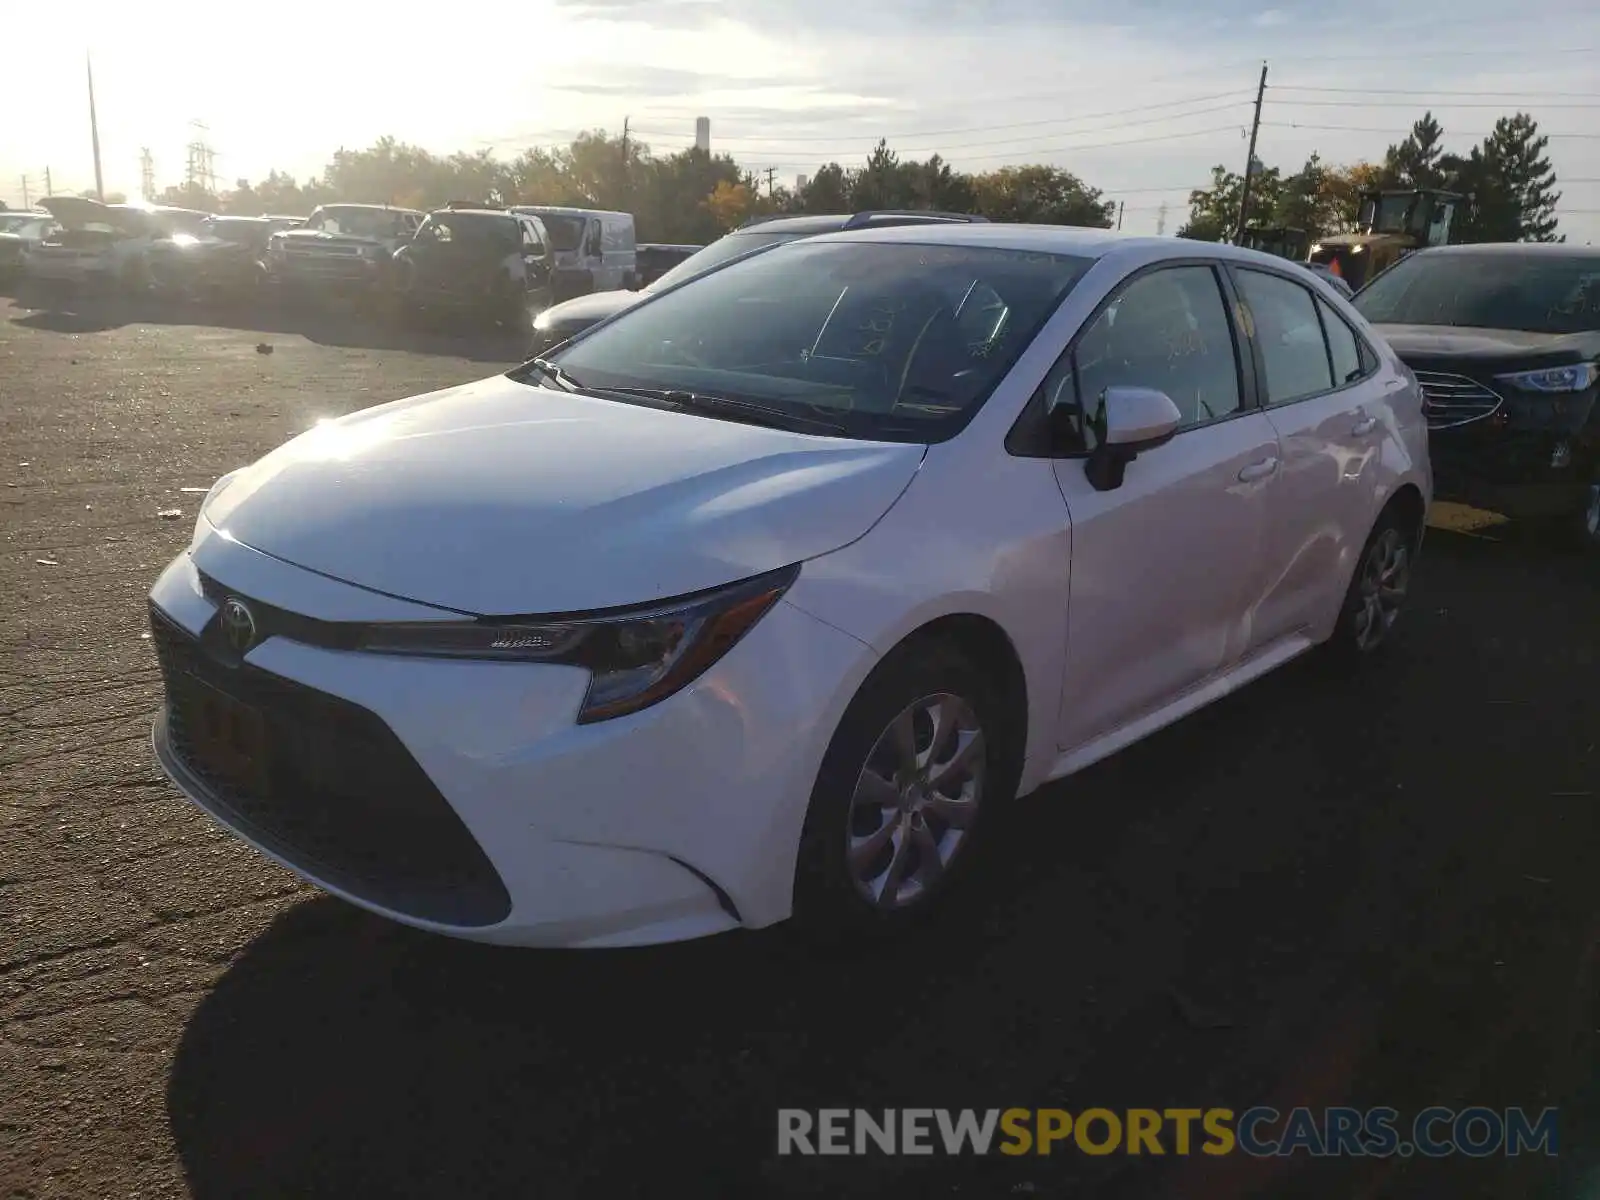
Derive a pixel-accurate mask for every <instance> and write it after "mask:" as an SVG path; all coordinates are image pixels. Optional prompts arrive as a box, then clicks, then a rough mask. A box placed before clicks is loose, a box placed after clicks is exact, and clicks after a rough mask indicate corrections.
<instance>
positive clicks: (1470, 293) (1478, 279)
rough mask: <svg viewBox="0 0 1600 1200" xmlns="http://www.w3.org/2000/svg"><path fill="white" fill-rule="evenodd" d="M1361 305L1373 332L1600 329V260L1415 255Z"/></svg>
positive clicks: (1375, 284) (1368, 291) (1362, 297)
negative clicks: (1397, 328)
mask: <svg viewBox="0 0 1600 1200" xmlns="http://www.w3.org/2000/svg"><path fill="white" fill-rule="evenodd" d="M1355 306H1356V310H1357V311H1358V312H1360V313H1361V315H1362V316H1364V317H1366V319H1367V320H1369V321H1371V322H1372V323H1373V324H1375V325H1454V326H1463V327H1468V328H1474V329H1517V330H1525V331H1526V332H1529V333H1550V334H1563V333H1583V332H1588V331H1593V330H1600V254H1596V255H1572V256H1570V257H1568V256H1565V255H1563V256H1560V257H1554V256H1549V257H1547V256H1546V255H1544V254H1529V255H1527V256H1526V257H1515V256H1513V255H1509V254H1504V253H1500V254H1493V255H1489V254H1435V255H1428V254H1417V255H1413V256H1411V257H1409V258H1406V259H1404V260H1402V261H1401V262H1398V263H1396V264H1395V265H1394V266H1393V267H1391V268H1390V269H1389V270H1387V271H1385V272H1384V273H1383V274H1382V275H1380V276H1379V277H1378V278H1376V279H1374V280H1373V281H1372V283H1371V284H1369V285H1368V286H1367V287H1366V288H1365V289H1364V290H1362V291H1361V292H1360V293H1359V294H1358V295H1357V296H1356V299H1355Z"/></svg>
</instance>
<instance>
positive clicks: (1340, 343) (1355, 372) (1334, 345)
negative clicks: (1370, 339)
mask: <svg viewBox="0 0 1600 1200" xmlns="http://www.w3.org/2000/svg"><path fill="white" fill-rule="evenodd" d="M1317 311H1318V312H1320V313H1321V314H1322V327H1323V329H1324V330H1326V331H1327V334H1328V358H1329V359H1330V360H1332V362H1333V382H1334V386H1335V387H1343V386H1344V385H1345V384H1347V383H1354V382H1355V381H1356V380H1358V379H1360V378H1361V377H1362V376H1363V375H1365V374H1366V373H1367V371H1368V369H1369V368H1368V367H1367V360H1366V359H1365V358H1364V357H1363V356H1362V353H1361V342H1360V340H1359V339H1358V338H1357V337H1356V335H1355V331H1354V330H1353V329H1351V328H1350V326H1348V325H1346V324H1345V323H1344V318H1343V317H1341V316H1340V315H1339V314H1338V313H1336V312H1334V311H1333V309H1332V308H1330V307H1329V306H1328V305H1327V304H1326V303H1325V302H1324V301H1322V300H1318V301H1317Z"/></svg>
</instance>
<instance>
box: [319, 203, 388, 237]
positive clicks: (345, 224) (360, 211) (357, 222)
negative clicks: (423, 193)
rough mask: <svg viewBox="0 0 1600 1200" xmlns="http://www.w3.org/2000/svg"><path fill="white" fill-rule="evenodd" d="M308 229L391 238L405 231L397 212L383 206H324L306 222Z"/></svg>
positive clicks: (351, 235) (356, 235)
mask: <svg viewBox="0 0 1600 1200" xmlns="http://www.w3.org/2000/svg"><path fill="white" fill-rule="evenodd" d="M306 228H307V229H320V230H321V231H322V232H324V233H342V234H344V235H346V236H347V237H365V238H389V237H396V236H398V235H399V234H400V233H402V232H403V231H404V224H403V222H402V219H401V216H400V214H399V213H397V212H392V211H390V210H388V209H382V208H324V209H319V210H318V212H317V214H316V215H315V216H314V217H312V218H311V219H310V220H309V221H307V222H306Z"/></svg>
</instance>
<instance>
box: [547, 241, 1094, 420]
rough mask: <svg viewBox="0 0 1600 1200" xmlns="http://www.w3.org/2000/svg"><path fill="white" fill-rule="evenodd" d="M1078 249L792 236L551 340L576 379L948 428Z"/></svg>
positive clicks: (1062, 281) (1053, 299) (1068, 282)
mask: <svg viewBox="0 0 1600 1200" xmlns="http://www.w3.org/2000/svg"><path fill="white" fill-rule="evenodd" d="M1092 261H1093V260H1092V259H1087V258H1081V257H1076V256H1069V255H1059V254H1037V253H1024V252H1020V251H1013V250H1003V249H996V248H991V247H977V246H948V245H944V246H941V245H917V244H914V243H907V242H898V243H873V242H854V243H829V242H812V241H804V242H800V243H798V244H796V245H794V246H788V247H784V248H782V249H780V250H777V251H774V252H772V253H766V254H758V255H755V256H754V257H751V258H747V259H744V260H742V261H738V262H734V263H731V264H730V265H728V266H727V267H726V268H724V269H723V270H720V271H716V272H714V273H712V274H709V275H706V276H704V277H703V278H701V279H698V280H696V281H695V282H694V283H693V284H692V285H691V286H688V287H683V288H679V289H677V290H676V291H672V292H669V293H666V294H664V295H659V296H657V297H656V298H654V299H653V300H651V301H649V302H648V303H646V304H642V305H640V306H638V307H637V308H634V309H631V310H629V311H628V312H626V313H624V314H622V315H621V316H620V317H617V318H615V319H614V320H612V321H610V322H608V323H606V324H604V325H602V326H600V327H598V328H596V329H595V330H594V331H593V332H591V333H589V334H588V335H586V336H584V337H583V338H580V339H579V340H578V341H576V342H574V343H572V344H571V345H570V346H568V347H567V348H566V349H565V350H561V351H558V352H557V353H556V354H555V355H553V358H554V359H555V361H556V363H557V364H558V365H559V366H560V367H561V368H562V369H563V370H565V371H566V372H567V373H568V374H569V375H570V376H572V377H573V379H574V380H575V381H577V382H578V383H579V384H580V385H587V386H590V387H593V388H597V389H604V388H617V387H629V388H650V389H672V390H682V391H691V392H698V393H704V394H712V395H718V396H725V397H733V398H736V399H742V400H746V401H751V402H756V403H760V404H762V405H766V406H768V407H774V408H780V409H787V410H789V411H790V412H792V413H793V414H795V415H796V416H808V415H809V416H814V417H821V418H824V419H826V420H828V421H830V422H833V423H835V424H838V425H841V426H843V427H844V428H845V429H846V430H847V431H848V433H849V436H853V437H861V438H873V439H877V438H881V439H885V440H896V441H930V440H939V439H940V438H942V437H945V436H949V435H950V434H951V433H953V432H954V431H955V430H956V429H959V428H960V427H961V426H962V425H964V424H965V422H966V420H967V419H969V418H970V416H971V414H972V413H973V412H975V411H976V409H977V407H978V406H979V405H980V404H982V402H983V401H984V399H986V398H987V396H988V394H989V392H990V390H991V389H992V388H993V387H994V386H995V385H996V384H998V383H999V381H1000V380H1001V379H1002V378H1003V377H1004V375H1005V373H1006V371H1007V370H1009V369H1010V366H1011V364H1012V363H1013V362H1014V361H1015V360H1016V357H1017V355H1019V354H1020V353H1021V352H1022V350H1023V349H1024V348H1025V347H1026V346H1027V345H1028V343H1029V342H1030V341H1031V340H1032V339H1033V337H1034V335H1035V334H1036V333H1037V332H1038V330H1039V327H1040V326H1041V325H1043V323H1044V322H1045V320H1046V319H1047V318H1048V317H1049V316H1050V314H1051V313H1052V312H1054V311H1055V309H1056V306H1057V305H1059V304H1060V302H1061V300H1062V298H1063V297H1064V296H1065V295H1066V294H1067V292H1068V291H1069V290H1070V289H1071V288H1072V287H1073V286H1074V285H1075V284H1076V283H1077V281H1078V280H1079V278H1081V277H1082V275H1083V273H1084V271H1085V270H1087V269H1088V267H1089V265H1090V264H1091V262H1092Z"/></svg>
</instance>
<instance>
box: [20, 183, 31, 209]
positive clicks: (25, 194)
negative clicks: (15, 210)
mask: <svg viewBox="0 0 1600 1200" xmlns="http://www.w3.org/2000/svg"><path fill="white" fill-rule="evenodd" d="M22 207H23V208H32V207H33V201H32V200H31V199H30V198H29V196H28V177H27V176H26V175H24V176H23V177H22Z"/></svg>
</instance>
